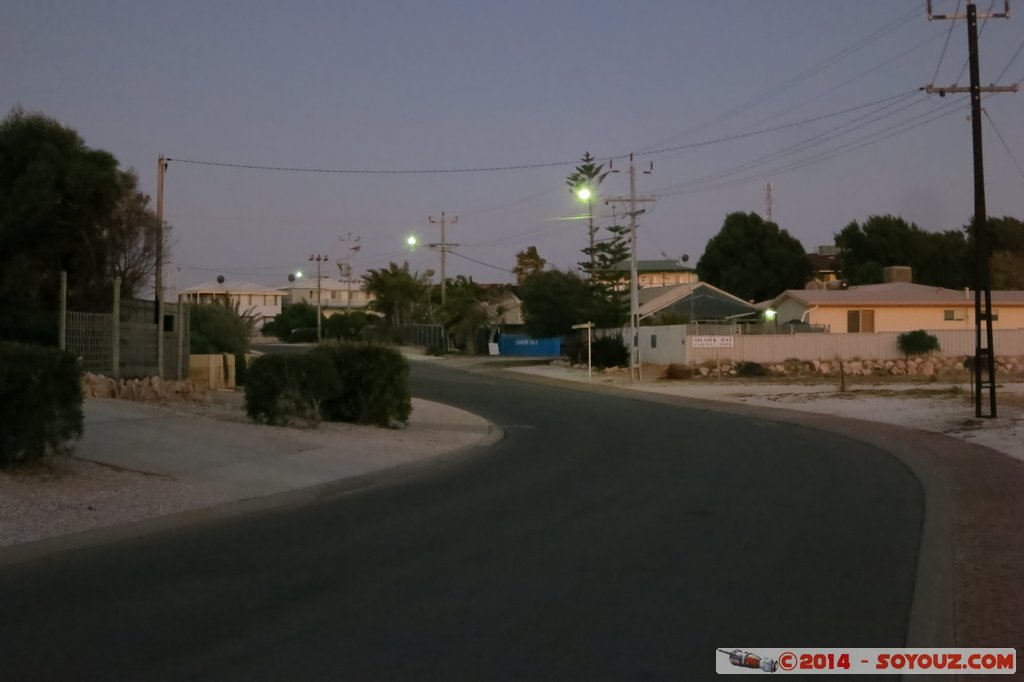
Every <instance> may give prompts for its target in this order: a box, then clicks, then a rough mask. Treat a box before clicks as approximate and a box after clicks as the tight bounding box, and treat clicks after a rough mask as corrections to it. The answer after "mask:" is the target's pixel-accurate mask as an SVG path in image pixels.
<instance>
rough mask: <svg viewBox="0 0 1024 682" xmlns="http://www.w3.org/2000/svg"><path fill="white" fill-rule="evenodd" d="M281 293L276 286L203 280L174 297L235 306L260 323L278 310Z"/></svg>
mask: <svg viewBox="0 0 1024 682" xmlns="http://www.w3.org/2000/svg"><path fill="white" fill-rule="evenodd" d="M283 298H284V295H283V294H282V293H281V292H280V291H278V290H277V289H271V288H270V287H265V286H263V285H262V284H253V283H252V282H230V281H225V282H224V283H223V284H222V283H220V282H203V283H202V284H197V285H196V286H194V287H189V288H188V289H182V290H181V292H179V293H178V299H179V300H182V301H185V302H186V303H221V304H227V305H230V306H232V307H236V306H237V308H238V312H239V313H240V314H248V315H252V316H253V317H255V318H257V319H258V320H259V321H260V322H261V323H262V322H266V321H268V320H272V319H273V318H274V316H276V315H277V314H278V313H280V312H281V301H282V299H283Z"/></svg>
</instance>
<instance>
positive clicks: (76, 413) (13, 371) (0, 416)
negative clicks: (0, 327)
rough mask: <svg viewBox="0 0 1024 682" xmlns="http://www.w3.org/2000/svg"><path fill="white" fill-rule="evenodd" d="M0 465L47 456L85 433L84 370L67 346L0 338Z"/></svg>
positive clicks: (9, 464) (20, 462)
mask: <svg viewBox="0 0 1024 682" xmlns="http://www.w3.org/2000/svg"><path fill="white" fill-rule="evenodd" d="M0 425H2V428H0V466H11V465H15V464H22V463H28V462H32V461H37V460H40V459H43V458H45V457H46V456H48V455H50V454H53V453H54V452H57V451H59V450H61V449H62V448H64V447H65V445H66V444H67V443H68V441H71V440H76V439H78V438H80V437H81V435H82V425H83V415H82V387H81V369H80V368H79V366H78V361H77V360H76V359H75V356H74V355H72V354H71V353H67V352H65V351H60V350H55V349H52V348H42V347H38V346H28V345H23V344H18V343H0Z"/></svg>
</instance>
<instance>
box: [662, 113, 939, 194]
mask: <svg viewBox="0 0 1024 682" xmlns="http://www.w3.org/2000/svg"><path fill="white" fill-rule="evenodd" d="M958 106H959V103H958V102H949V103H947V104H945V105H942V106H941V107H939V108H938V109H936V110H933V111H929V112H926V113H924V114H920V115H918V116H914V117H913V118H910V119H908V120H906V121H902V122H900V123H897V124H895V125H892V126H889V127H888V128H885V129H883V130H880V131H876V132H874V133H871V134H869V135H866V136H864V137H862V138H860V139H858V140H853V141H851V142H848V143H846V144H845V145H841V146H839V147H836V148H834V149H830V150H825V151H823V152H821V153H820V154H818V155H817V156H813V157H810V158H808V159H802V160H799V161H794V162H792V163H789V164H786V165H783V166H779V167H776V168H771V169H769V170H766V171H763V172H759V173H753V174H750V175H746V176H743V177H739V178H731V179H728V180H722V181H721V182H717V183H714V184H711V185H705V186H696V185H699V184H700V182H701V181H695V182H693V183H690V186H687V185H686V184H683V185H679V186H678V188H676V191H671V192H665V191H662V192H655V194H656V196H662V197H668V196H677V195H682V194H693V193H695V192H704V191H708V190H713V189H719V188H722V187H728V186H731V185H735V184H738V183H742V182H748V181H750V180H757V179H761V178H764V177H766V176H770V175H781V174H783V173H789V172H791V171H794V170H798V169H800V168H804V167H806V166H810V165H814V164H816V163H820V162H822V161H827V160H829V159H831V158H834V157H836V156H840V155H841V154H845V153H847V152H852V151H856V150H857V149H861V148H863V147H867V146H869V145H872V144H875V143H876V142H881V141H883V140H887V139H889V138H890V137H894V136H896V135H901V134H903V133H906V132H910V131H911V130H914V129H916V128H919V127H921V126H924V125H927V124H928V123H931V122H933V121H936V120H938V119H940V118H944V117H945V116H948V115H950V114H953V113H956V110H957V107H958ZM923 117H927V119H926V120H923V121H920V122H919V123H916V124H914V125H910V124H911V123H913V122H914V121H917V120H918V119H920V118H923ZM908 126H909V127H908ZM901 128H902V129H901ZM890 131H892V132H890ZM885 133H888V134H885Z"/></svg>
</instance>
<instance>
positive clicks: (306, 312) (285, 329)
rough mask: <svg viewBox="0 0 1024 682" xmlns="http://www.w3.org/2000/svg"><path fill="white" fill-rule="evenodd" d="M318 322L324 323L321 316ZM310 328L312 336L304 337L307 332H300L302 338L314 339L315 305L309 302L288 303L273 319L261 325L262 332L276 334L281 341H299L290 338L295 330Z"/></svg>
mask: <svg viewBox="0 0 1024 682" xmlns="http://www.w3.org/2000/svg"><path fill="white" fill-rule="evenodd" d="M320 324H321V325H322V324H324V322H323V317H321V322H320ZM300 329H312V330H313V338H312V339H306V336H307V335H308V334H305V335H303V334H300V335H299V336H300V338H302V339H303V340H309V341H316V306H314V305H310V304H309V303H290V304H288V305H286V306H285V307H284V308H282V309H281V312H280V313H278V314H277V315H276V316H275V317H274V319H273V320H271V321H270V322H268V323H266V324H265V325H263V333H264V334H270V335H272V336H276V337H277V338H279V339H280V340H282V341H285V342H289V343H299V342H300V341H297V340H294V339H292V336H293V335H294V334H295V332H296V331H297V330H300Z"/></svg>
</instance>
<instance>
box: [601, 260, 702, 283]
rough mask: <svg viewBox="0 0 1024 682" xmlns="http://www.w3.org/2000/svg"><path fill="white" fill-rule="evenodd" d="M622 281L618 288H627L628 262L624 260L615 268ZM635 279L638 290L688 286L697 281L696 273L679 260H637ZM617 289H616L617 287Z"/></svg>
mask: <svg viewBox="0 0 1024 682" xmlns="http://www.w3.org/2000/svg"><path fill="white" fill-rule="evenodd" d="M615 270H616V271H617V272H621V273H622V276H623V279H622V282H621V284H620V285H619V286H620V287H623V286H624V287H625V288H627V289H628V288H629V271H630V262H629V261H628V260H624V261H622V262H621V263H619V264H617V265H616V266H615ZM636 279H637V286H638V287H639V288H641V289H642V288H645V287H668V286H672V285H675V284H689V283H691V282H696V281H697V271H696V270H694V269H693V268H690V267H687V266H686V265H684V264H683V263H682V261H680V260H672V259H670V258H667V259H664V260H637V262H636ZM617 288H618V287H617Z"/></svg>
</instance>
